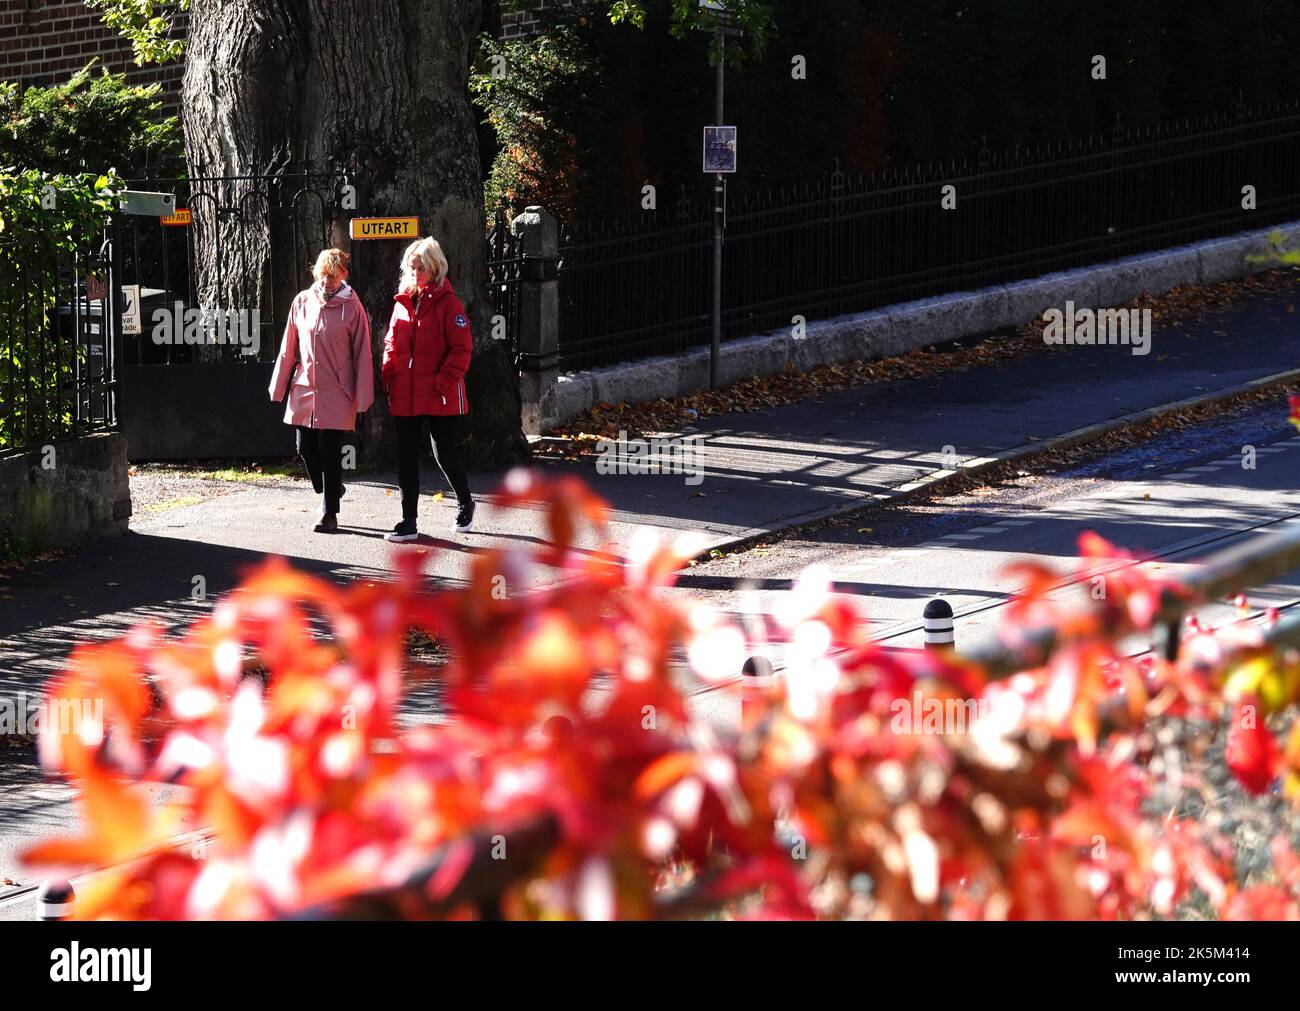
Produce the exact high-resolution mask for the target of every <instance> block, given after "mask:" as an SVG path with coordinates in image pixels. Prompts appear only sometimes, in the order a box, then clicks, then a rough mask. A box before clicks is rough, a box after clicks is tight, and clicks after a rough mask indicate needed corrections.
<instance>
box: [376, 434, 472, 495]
mask: <svg viewBox="0 0 1300 1011" xmlns="http://www.w3.org/2000/svg"><path fill="white" fill-rule="evenodd" d="M393 421H394V422H395V423H396V424H397V483H398V485H399V486H400V487H401V489H402V519H404V520H414V519H415V518H416V514H417V512H418V511H419V507H420V436H421V432H422V430H423V428H424V423H425V422H426V421H427V422H428V423H429V441H430V443H431V444H432V446H433V459H434V460H435V461H436V462H437V464H438V466H439V467H441V468H442V475H443V477H445V478H446V479H447V483H448V484H449V485H451V489H452V491H454V492H455V493H456V502H457V503H458V504H459V505H465V504H466V503H468V502H469V501H471V497H470V493H469V479H468V478H466V477H465V464H464V462H463V460H462V459H461V454H460V436H461V416H460V415H455V414H453V415H448V416H447V417H438V416H434V415H428V416H424V417H415V418H394V419H393Z"/></svg>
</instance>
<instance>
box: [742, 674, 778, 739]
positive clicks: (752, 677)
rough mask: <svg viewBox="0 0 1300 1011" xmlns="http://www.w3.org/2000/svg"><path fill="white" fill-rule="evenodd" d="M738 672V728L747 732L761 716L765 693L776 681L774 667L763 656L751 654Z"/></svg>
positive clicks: (765, 697)
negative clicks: (739, 680) (740, 676)
mask: <svg viewBox="0 0 1300 1011" xmlns="http://www.w3.org/2000/svg"><path fill="white" fill-rule="evenodd" d="M740 673H741V675H742V678H741V683H740V729H741V731H742V732H746V733H747V732H748V731H750V730H752V729H753V728H754V727H755V726H756V725H757V723H758V721H759V720H760V719H761V718H762V715H763V709H764V707H765V705H766V700H767V694H768V692H770V691H771V690H772V685H773V684H774V683H775V682H776V668H774V667H773V666H772V661H771V660H769V659H768V658H767V657H765V656H751V657H750V658H749V659H748V660H746V661H745V665H744V666H743V667H742V668H741V669H740Z"/></svg>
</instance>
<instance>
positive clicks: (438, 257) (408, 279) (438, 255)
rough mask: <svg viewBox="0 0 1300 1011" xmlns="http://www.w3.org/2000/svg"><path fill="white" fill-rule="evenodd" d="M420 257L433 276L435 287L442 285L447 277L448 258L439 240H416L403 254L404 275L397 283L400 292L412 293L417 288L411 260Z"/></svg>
mask: <svg viewBox="0 0 1300 1011" xmlns="http://www.w3.org/2000/svg"><path fill="white" fill-rule="evenodd" d="M415 256H418V257H419V258H420V261H421V262H422V263H423V264H424V266H425V268H426V269H427V270H428V271H429V273H431V274H432V275H433V283H434V284H435V285H439V284H442V280H443V278H445V277H446V276H447V269H448V268H447V257H446V256H445V255H444V254H443V251H442V247H441V246H440V245H438V240H437V239H416V240H415V241H414V242H412V243H411V244H410V245H409V246H407V247H406V252H404V253H403V254H402V273H401V277H400V278H399V279H398V282H397V290H398V291H410V290H411V289H412V288H414V287H415V272H414V271H412V270H411V267H410V263H411V258H412V257H415Z"/></svg>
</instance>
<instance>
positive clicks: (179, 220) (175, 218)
mask: <svg viewBox="0 0 1300 1011" xmlns="http://www.w3.org/2000/svg"><path fill="white" fill-rule="evenodd" d="M158 220H160V221H161V222H162V223H163V224H164V225H170V226H172V227H173V228H184V227H185V226H186V225H188V224H189V223H190V222H191V221H193V220H194V215H192V214H191V213H190V209H189V208H188V207H181V208H179V209H178V210H177V211H176V212H175V213H174V214H164V215H163V216H162V217H161V218H159V219H158Z"/></svg>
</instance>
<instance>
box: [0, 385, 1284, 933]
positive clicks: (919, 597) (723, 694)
mask: <svg viewBox="0 0 1300 1011" xmlns="http://www.w3.org/2000/svg"><path fill="white" fill-rule="evenodd" d="M1284 416H1285V409H1284V405H1283V403H1282V401H1281V400H1279V401H1278V402H1277V403H1276V404H1274V405H1271V406H1269V407H1266V408H1261V409H1256V410H1253V411H1250V412H1248V413H1243V414H1241V415H1238V416H1234V417H1230V418H1225V419H1221V420H1220V421H1218V422H1216V423H1213V424H1209V425H1202V426H1199V427H1197V428H1196V429H1194V430H1189V431H1186V432H1182V433H1173V434H1169V435H1165V436H1163V437H1160V438H1157V439H1153V440H1151V441H1149V442H1146V443H1144V444H1142V445H1140V446H1138V447H1136V448H1134V449H1131V450H1128V451H1125V452H1122V453H1119V454H1116V455H1113V456H1108V457H1104V458H1101V459H1099V460H1098V461H1096V462H1094V463H1091V464H1088V465H1086V466H1081V467H1075V468H1072V469H1069V470H1063V471H1061V472H1058V473H1052V474H1045V475H1036V476H1030V475H1026V476H1023V477H1020V478H1017V479H1015V480H1012V481H1010V482H1007V483H1005V484H1003V485H999V486H995V487H992V488H986V489H980V490H979V491H977V492H976V493H973V494H970V495H966V496H960V497H951V498H946V499H942V500H937V501H934V502H931V503H927V504H899V505H892V506H888V507H885V508H884V509H882V511H881V512H880V514H879V516H878V517H877V518H874V519H872V520H870V521H868V522H869V523H870V524H871V525H870V526H869V527H861V528H858V527H849V528H839V529H837V528H825V529H822V530H818V531H815V532H812V533H809V534H807V535H805V536H802V537H795V538H790V539H787V540H784V541H781V542H780V543H779V544H778V545H774V546H772V547H769V548H761V547H760V548H754V549H751V550H749V551H746V552H744V553H743V554H737V555H732V556H728V557H724V558H720V559H717V560H714V561H710V562H706V563H702V564H700V565H697V566H696V567H694V568H692V569H689V570H687V571H685V572H683V573H682V574H681V576H680V578H679V581H678V586H677V588H676V589H674V590H673V591H671V592H672V593H673V594H674V595H675V596H678V597H691V598H696V599H703V600H707V601H709V602H711V603H712V604H714V605H715V606H717V607H720V608H723V609H725V610H729V611H732V612H734V613H736V614H737V615H741V614H744V613H745V612H746V611H748V610H762V611H770V610H771V609H772V608H773V607H774V606H775V605H776V604H777V602H778V599H779V597H780V595H781V594H782V593H784V592H786V591H787V589H788V587H789V586H790V584H791V582H792V581H793V580H794V579H795V578H796V577H797V576H798V575H799V574H800V572H802V571H803V570H804V569H805V568H806V567H807V566H810V565H819V566H824V567H825V568H826V569H827V570H828V571H829V573H830V576H831V578H832V579H833V580H834V582H835V584H836V586H837V589H838V590H839V591H841V592H844V593H847V594H850V595H851V596H852V597H853V598H854V599H855V601H857V602H858V604H859V605H860V606H862V607H863V608H864V609H865V610H866V612H867V613H868V615H869V616H870V618H871V620H872V622H873V624H874V628H875V633H876V635H877V636H879V637H880V638H882V639H885V640H887V641H888V642H889V643H890V644H891V645H897V646H905V647H915V646H919V645H920V644H921V641H922V639H921V632H920V621H919V618H920V612H921V609H922V607H923V606H924V603H925V601H926V600H927V599H929V598H930V597H931V596H933V595H934V594H937V593H942V594H944V595H945V596H946V597H947V599H948V600H949V601H950V603H951V604H952V606H953V609H954V611H955V612H956V614H957V642H958V646H959V648H962V647H966V648H969V647H970V646H973V645H975V644H977V643H978V642H979V641H980V640H981V639H982V638H984V637H986V636H989V635H991V634H992V633H993V631H994V629H995V628H996V624H997V622H998V621H999V620H1000V618H1001V617H1002V615H1003V613H1004V612H1003V605H1004V604H1005V603H1006V601H1007V600H1008V599H1009V598H1010V596H1011V595H1012V594H1013V593H1014V592H1015V591H1016V590H1017V589H1018V587H1017V586H1016V585H1015V581H1014V580H1012V579H1009V578H1008V577H1007V576H1006V575H1004V574H1003V573H1002V571H1001V570H1003V569H1004V568H1005V566H1006V565H1007V564H1008V563H1010V562H1012V561H1016V560H1022V559H1034V560H1037V561H1040V562H1043V563H1046V564H1048V565H1050V566H1052V567H1054V568H1056V569H1058V570H1059V571H1061V573H1062V575H1063V576H1064V575H1068V574H1069V573H1072V572H1073V571H1074V570H1075V569H1076V567H1077V564H1078V557H1077V541H1078V536H1079V534H1080V533H1082V532H1083V531H1085V530H1093V531H1096V532H1097V533H1099V534H1101V535H1102V536H1103V537H1106V538H1107V539H1108V540H1110V541H1112V542H1113V543H1115V544H1116V545H1118V546H1120V547H1122V548H1124V549H1126V550H1129V551H1132V552H1134V553H1137V554H1141V555H1144V556H1148V557H1151V558H1152V564H1155V565H1159V566H1160V567H1161V568H1162V571H1164V572H1165V573H1166V574H1169V575H1174V576H1176V575H1178V574H1179V573H1182V572H1185V571H1187V570H1188V569H1189V567H1191V566H1193V565H1195V564H1196V562H1197V560H1198V559H1201V558H1204V557H1205V556H1206V555H1208V554H1210V553H1211V552H1213V551H1216V550H1219V549H1221V548H1223V547H1226V546H1228V545H1230V544H1233V543H1238V542H1240V541H1241V540H1242V539H1244V538H1248V537H1257V536H1274V535H1276V533H1277V532H1279V531H1281V530H1285V529H1293V528H1294V527H1295V525H1296V524H1297V523H1300V438H1297V437H1296V433H1295V431H1294V430H1293V429H1291V428H1290V426H1288V425H1286V424H1285V421H1284ZM1245 446H1251V447H1253V449H1254V462H1255V466H1254V468H1253V469H1247V468H1245V467H1243V466H1242V460H1243V459H1244V458H1245V454H1244V453H1243V447H1245ZM1059 592H1061V593H1063V594H1069V593H1078V592H1082V591H1080V590H1079V588H1078V587H1077V586H1073V587H1065V588H1063V589H1062V590H1061V591H1059ZM1249 600H1250V603H1251V604H1252V606H1253V607H1256V608H1261V609H1262V608H1264V607H1268V606H1282V607H1286V606H1290V605H1293V604H1296V603H1297V602H1300V573H1294V574H1291V575H1289V576H1287V577H1284V578H1283V579H1280V580H1278V581H1277V582H1275V583H1273V584H1271V585H1269V586H1264V587H1258V588H1255V589H1254V590H1253V591H1252V592H1251V593H1250V594H1249ZM1234 615H1235V612H1234V610H1233V608H1232V607H1230V606H1229V605H1227V604H1215V605H1210V606H1208V607H1206V608H1205V609H1203V610H1202V612H1201V616H1202V619H1203V620H1204V621H1205V622H1206V623H1208V624H1217V623H1220V622H1222V621H1226V620H1229V619H1231V618H1232V617H1234ZM1132 645H1133V648H1135V649H1137V648H1141V646H1142V645H1143V644H1141V643H1134V644H1132ZM756 651H758V652H767V653H768V654H769V655H770V656H772V657H773V658H774V659H776V660H777V661H778V662H779V660H780V651H779V648H778V647H769V648H767V649H766V650H764V649H763V648H756ZM686 677H687V675H686V674H685V673H683V678H686ZM691 705H692V707H693V709H694V710H695V712H696V713H697V714H698V715H699V716H701V717H702V718H704V719H705V720H707V721H708V722H709V723H710V724H712V725H713V726H715V728H717V729H718V730H722V731H725V730H727V729H729V728H734V727H735V726H736V725H737V724H738V721H739V701H738V697H737V695H736V693H735V691H734V689H730V688H727V687H723V688H718V689H712V690H703V689H701V690H696V691H695V693H694V694H693V695H692V696H691ZM430 715H431V716H433V715H435V713H433V712H432V711H430ZM0 768H3V769H4V770H5V771H4V773H3V775H4V777H5V778H4V779H3V780H0V786H3V788H4V789H5V802H4V804H3V805H0V875H8V876H9V877H11V878H14V879H15V880H18V881H20V882H23V883H29V882H26V879H24V877H23V874H24V872H23V871H22V870H21V869H20V868H19V867H18V866H17V865H16V861H15V857H14V854H15V849H16V848H18V847H20V846H21V845H24V844H25V843H26V842H27V841H28V840H30V839H32V838H35V837H41V836H45V835H48V834H50V833H51V832H54V831H66V830H67V829H68V828H70V827H71V826H72V824H74V822H75V811H74V810H73V809H72V808H71V807H70V805H69V804H68V803H67V799H68V795H69V791H68V788H67V787H65V786H61V785H58V784H51V783H48V782H41V781H40V780H39V778H38V777H37V776H36V775H35V774H34V772H33V770H30V769H27V770H24V769H22V768H19V767H16V766H15V765H14V764H13V763H10V764H8V765H7V766H3V767H0ZM6 780H7V782H6ZM33 905H34V904H33V901H32V896H31V895H30V894H28V895H22V896H16V897H13V898H11V899H10V900H8V901H6V900H5V899H4V898H3V893H0V918H21V919H27V918H30V917H31V916H32V914H33Z"/></svg>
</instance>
